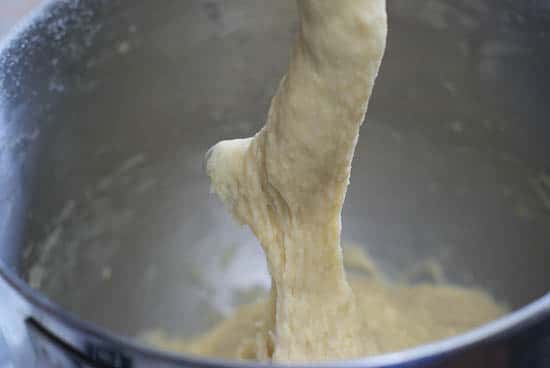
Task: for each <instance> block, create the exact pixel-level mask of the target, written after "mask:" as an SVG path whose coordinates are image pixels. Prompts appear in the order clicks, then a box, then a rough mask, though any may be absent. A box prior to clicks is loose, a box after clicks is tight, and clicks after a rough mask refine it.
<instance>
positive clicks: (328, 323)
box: [188, 0, 494, 362]
mask: <svg viewBox="0 0 550 368" xmlns="http://www.w3.org/2000/svg"><path fill="white" fill-rule="evenodd" d="M297 4H298V10H299V18H300V27H299V32H298V36H297V39H296V42H295V43H294V47H293V51H292V57H291V61H290V65H289V70H288V73H287V75H286V76H285V77H284V78H283V80H282V81H281V83H280V86H279V88H278V91H277V93H276V95H275V97H274V98H273V100H272V103H271V107H270V110H269V114H268V118H267V123H266V125H265V126H264V128H263V129H262V130H261V131H260V132H259V133H257V134H256V135H255V136H254V137H252V138H247V139H237V140H229V141H222V142H220V143H218V144H217V145H215V146H214V147H213V148H212V149H211V150H210V151H209V153H208V156H207V165H206V167H207V173H208V175H209V177H210V179H211V185H212V189H213V191H214V192H215V193H216V194H217V195H218V196H219V197H220V198H221V200H222V201H223V202H224V204H225V205H226V207H227V208H228V209H229V211H230V212H231V213H232V214H233V216H234V217H235V218H236V219H237V220H238V221H239V222H240V223H243V224H246V225H248V226H249V227H250V228H251V229H252V231H253V232H254V234H255V236H256V237H257V238H258V240H259V242H260V243H261V245H262V247H263V249H264V252H265V254H266V257H267V261H268V267H269V272H270V274H271V278H272V288H271V294H270V297H269V298H268V299H267V300H266V301H261V302H258V303H256V304H254V305H249V306H245V307H243V308H242V309H240V310H239V311H237V312H236V314H235V316H234V317H233V318H232V319H230V320H228V321H226V322H224V323H223V324H222V325H221V326H219V327H218V328H217V329H215V330H214V331H212V332H211V333H210V334H209V335H207V336H205V337H204V338H202V339H201V340H199V341H197V342H196V343H195V344H192V345H191V346H190V347H189V349H188V350H191V351H192V352H196V353H198V354H206V355H214V356H222V357H234V358H250V359H256V360H266V361H269V360H272V361H275V362H312V361H323V360H337V359H349V358H355V357H361V356H366V355H370V354H375V353H379V352H381V351H384V350H385V346H384V341H386V340H387V339H388V337H387V336H386V335H387V333H388V332H386V331H393V332H392V333H393V334H394V335H393V337H390V338H389V340H392V339H397V340H398V341H399V342H397V343H394V344H393V346H392V347H393V348H400V347H401V346H405V345H409V344H410V343H412V341H409V340H411V338H410V336H409V335H411V334H412V335H415V329H414V328H413V327H412V326H408V325H407V323H406V322H405V321H410V318H412V317H414V318H417V320H418V319H419V320H420V321H421V322H427V323H431V325H429V324H428V325H427V326H431V327H432V328H433V329H434V330H437V331H434V332H433V333H432V337H434V336H435V337H438V335H446V333H443V330H445V329H446V328H447V330H449V331H446V332H451V330H453V329H460V327H461V326H457V325H456V324H453V323H450V324H447V326H446V327H445V328H440V329H437V328H436V327H437V326H434V321H431V322H430V319H436V320H437V319H438V318H440V320H438V321H437V323H435V325H437V324H438V323H439V325H440V327H441V322H442V321H443V320H446V319H450V320H452V319H453V317H447V316H444V315H443V314H441V315H439V316H437V317H435V316H434V317H433V318H432V317H430V316H420V314H421V313H416V315H414V316H412V317H411V316H410V313H408V311H411V313H413V314H414V313H415V311H416V312H419V311H421V310H423V308H424V306H421V307H420V308H418V309H414V308H413V306H411V305H408V306H405V307H403V309H402V310H401V309H400V307H399V305H400V304H399V303H400V302H399V300H404V301H405V302H404V305H407V301H406V300H405V299H404V298H405V296H406V295H408V294H410V297H412V300H416V301H417V302H418V303H421V301H422V300H424V299H425V300H426V301H429V302H430V303H433V302H444V303H447V304H448V303H450V302H451V301H452V302H453V303H455V302H456V303H458V304H461V303H463V302H462V297H464V296H466V294H464V293H461V292H460V291H457V289H447V290H435V289H434V288H431V287H427V288H426V289H414V288H413V289H403V290H401V291H400V292H395V293H393V292H389V291H387V290H386V291H385V288H384V287H383V286H382V284H379V283H376V282H372V281H367V280H359V281H355V282H354V283H353V289H352V287H350V284H349V283H348V280H347V279H346V275H345V272H344V266H343V261H342V251H341V247H340V229H341V216H340V214H341V210H342V205H343V202H344V198H345V195H346V189H347V186H348V182H349V178H350V170H351V161H352V158H353V154H354V150H355V146H356V143H357V138H358V134H359V128H360V126H361V124H362V122H363V119H364V115H365V112H366V109H367V104H368V101H369V98H370V95H371V91H372V88H373V86H374V82H375V79H376V76H377V73H378V69H379V66H380V63H381V60H382V55H383V53H384V49H385V43H386V33H387V25H386V10H385V0H339V1H334V0H298V1H297ZM471 294H472V295H470V296H471V298H469V299H467V300H469V301H472V302H480V303H481V305H484V299H483V298H482V297H481V296H480V295H478V294H476V293H473V292H472V293H471ZM417 295H420V296H422V297H421V298H418V297H416V298H415V296H417ZM480 303H478V304H480ZM458 304H457V305H458ZM487 304H490V303H488V302H487ZM486 307H487V308H486V309H484V310H483V311H481V312H480V313H478V314H477V317H478V318H477V319H476V318H473V319H472V321H474V322H478V320H486V318H485V317H489V315H490V316H493V315H494V314H491V313H490V312H489V310H491V308H490V306H489V305H487V306H486ZM411 308H412V309H411ZM481 309H483V308H481ZM491 311H492V310H491ZM469 312H471V311H469ZM481 314H483V315H482V316H481ZM422 318H424V320H422ZM458 319H460V318H458ZM459 325H460V324H459ZM466 325H468V326H467V327H469V324H468V323H466ZM377 326H378V327H377ZM415 326H417V327H418V326H421V325H418V324H416V325H415ZM396 327H399V329H403V328H404V329H405V330H399V331H398V330H397V329H396ZM407 329H408V331H407ZM421 330H422V331H421V332H418V331H417V333H416V335H419V334H420V335H426V334H430V331H428V328H421ZM399 334H401V335H403V336H402V337H401V338H400V337H399V336H398V335H399ZM397 340H396V341H397ZM412 340H415V342H418V341H422V338H418V336H417V337H416V338H414V337H413V338H412Z"/></svg>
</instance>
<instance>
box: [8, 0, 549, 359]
mask: <svg viewBox="0 0 550 368" xmlns="http://www.w3.org/2000/svg"><path fill="white" fill-rule="evenodd" d="M388 11H389V21H390V25H389V30H390V31H389V40H388V50H387V54H386V57H385V60H384V63H383V66H382V70H381V74H380V77H379V80H378V83H377V85H376V89H375V96H374V98H373V100H372V103H371V106H370V110H369V113H368V117H367V122H366V125H365V126H364V128H363V130H362V135H361V139H360V142H359V146H358V152H357V156H356V159H355V161H354V167H353V173H352V184H351V187H350V192H349V194H348V199H347V202H346V207H345V211H344V220H343V224H344V229H343V237H344V240H345V241H348V242H353V243H356V244H362V245H364V246H365V247H366V248H367V249H368V251H369V253H370V254H371V255H372V257H373V258H374V259H375V260H376V261H377V263H378V264H380V265H381V268H382V269H383V270H384V272H385V273H386V274H387V275H388V277H390V278H392V279H402V278H404V277H405V275H407V274H409V275H410V273H411V272H412V273H415V272H416V271H415V269H418V267H417V265H418V264H422V263H423V262H430V261H433V260H435V261H437V262H438V263H439V264H441V266H442V268H443V270H444V274H445V278H446V279H447V280H448V281H449V282H453V283H456V284H460V285H467V286H475V287H481V288H483V289H486V290H487V291H489V292H490V293H492V294H493V295H494V296H495V298H497V299H498V300H499V301H502V302H505V303H507V304H508V305H509V306H510V307H511V309H512V310H513V312H512V313H511V314H510V315H509V316H506V317H505V318H503V319H502V320H499V321H497V322H495V323H492V324H489V325H487V326H484V327H482V328H480V329H477V330H475V331H473V332H471V333H469V334H466V335H463V336H459V337H456V338H452V339H449V340H445V341H442V342H436V343H435V344H431V345H428V346H424V347H420V348H417V349H412V350H410V351H406V352H401V353H397V354H393V355H389V356H384V357H373V358H369V359H365V360H362V361H358V362H355V363H353V365H354V366H361V367H381V366H397V364H410V365H411V366H412V364H447V365H441V367H448V366H453V365H452V364H461V363H452V362H451V361H450V360H449V359H457V360H456V361H457V362H466V363H464V364H469V365H467V366H468V367H473V366H475V365H474V364H477V363H476V362H479V361H481V362H485V363H487V362H491V364H493V363H494V364H493V365H490V366H492V367H500V366H502V367H512V366H516V365H513V364H515V363H517V362H518V361H520V362H521V359H523V358H521V357H523V356H524V354H527V355H525V356H528V357H532V356H535V357H538V358H537V359H539V360H538V361H540V362H542V363H540V364H546V363H548V362H549V360H548V359H550V358H549V357H548V351H550V337H549V336H550V322H549V320H550V317H549V315H550V295H549V294H548V292H549V290H550V266H549V265H550V245H549V241H550V143H549V142H550V125H549V124H548V123H547V116H548V114H549V113H550V105H549V104H548V101H549V100H550V72H549V69H548V65H549V63H550V53H549V49H548V47H547V44H548V42H549V40H550V3H549V2H547V1H524V2H517V1H503V0H500V1H497V0H483V1H478V0H476V1H473V0H461V1H451V0H448V1H447V0H437V1H436V0H417V1H414V2H412V1H405V0H389V1H388ZM295 13H296V12H295V7H294V3H293V1H291V0H278V1H267V0H232V1H221V0H193V1H191V0H188V1H176V0H162V1H155V2H152V1H135V0H116V1H108V0H94V1H78V0H67V1H53V2H50V3H49V4H48V5H46V6H44V8H43V9H41V10H40V11H39V12H38V13H37V14H36V15H35V16H34V17H33V18H32V19H30V20H28V21H27V23H26V24H24V25H22V26H21V27H20V29H19V31H18V32H17V33H16V34H14V35H13V37H12V38H11V40H10V41H9V42H7V43H6V44H5V45H4V47H3V49H2V51H1V55H0V173H1V174H0V275H1V276H2V277H1V278H0V295H4V296H3V297H2V298H3V300H5V301H6V302H2V303H0V316H2V315H4V316H7V317H6V318H4V319H2V318H0V331H1V333H3V335H4V340H5V341H6V345H7V346H9V348H10V350H11V351H12V357H13V360H14V362H15V363H14V364H15V366H16V367H19V366H21V367H31V366H32V364H35V363H36V364H39V366H42V365H40V364H46V363H44V362H50V360H51V359H53V358H52V357H57V358H56V359H58V360H59V361H62V360H63V357H65V353H66V352H67V351H68V352H70V356H71V357H72V358H71V359H75V361H80V360H81V361H83V362H84V363H82V364H84V366H87V365H85V364H89V366H95V365H93V364H107V366H115V367H130V366H131V367H147V366H155V367H173V366H190V365H197V366H205V365H206V366H211V365H222V366H224V365H227V366H234V364H233V363H229V362H215V361H210V360H202V359H197V358H191V357H182V356H176V355H169V354H164V353H160V352H156V351H153V350H150V349H148V348H146V347H144V346H142V345H140V344H139V343H136V342H135V341H133V340H131V339H132V338H134V337H136V336H139V335H140V334H141V333H143V332H144V331H148V330H150V329H153V328H162V329H164V330H166V331H167V332H169V333H172V334H178V335H180V336H183V337H189V336H193V335H195V334H197V333H200V332H202V331H204V330H205V329H207V328H208V327H210V326H212V325H213V324H214V323H216V322H217V321H218V320H219V319H220V318H222V316H223V314H224V313H227V312H228V311H230V310H231V309H232V308H233V307H234V306H235V305H237V304H238V303H241V302H244V301H246V300H247V299H248V298H250V297H251V296H252V295H257V294H258V293H260V292H261V291H262V290H265V289H266V288H267V287H268V286H269V278H268V276H267V273H266V270H265V262H264V260H263V255H262V253H261V251H260V248H259V246H258V245H257V244H256V241H255V240H254V238H253V237H252V235H251V234H250V232H249V231H248V230H246V229H239V228H238V227H237V226H236V225H235V224H234V223H233V222H232V220H231V219H230V217H229V215H227V214H226V213H225V211H224V210H223V209H222V207H221V205H220V204H219V203H218V202H217V201H216V200H215V198H213V196H211V195H209V189H208V181H207V178H206V176H205V175H204V173H203V170H202V157H203V154H204V152H205V151H206V150H207V148H208V147H209V146H211V145H212V144H213V143H215V142H216V141H218V140H220V139H222V138H234V137H243V136H248V135H251V134H253V133H254V132H255V131H256V130H257V129H258V128H259V127H260V126H261V125H262V124H263V122H264V119H265V116H266V111H267V107H268V105H269V100H270V97H271V96H272V95H273V93H274V90H275V87H276V85H277V82H278V80H279V78H280V77H281V76H282V74H283V73H284V71H285V68H286V65H287V59H288V50H289V45H290V43H291V40H292V37H293V34H294V29H295V20H296V19H295V18H296V16H295ZM415 267H416V268H415ZM416 277H417V278H418V279H425V278H426V277H429V275H428V274H423V273H422V272H416ZM2 280H3V281H2ZM24 280H25V281H27V282H28V284H30V286H32V288H33V289H34V290H33V289H31V288H29V286H28V285H27V283H25V281H24ZM2 293H3V294H2ZM2 313H3V314H2ZM106 331H110V332H106ZM533 331H535V332H533ZM525 336H528V337H525ZM518 339H519V340H518ZM521 339H523V340H521ZM1 341H2V339H1V338H0V343H1ZM518 341H520V342H521V341H524V344H523V345H522V344H521V343H519V342H518ZM525 341H526V342H525ZM540 341H542V342H540ZM539 342H540V343H539ZM502 346H506V347H505V348H503V347H502ZM488 347H491V349H492V350H490V351H492V353H490V352H489V350H488V349H489V348H488ZM518 347H519V348H518ZM533 349H534V350H533ZM539 350H540V353H538V352H539ZM44 351H46V353H44ZM502 351H504V352H505V353H502ZM495 352H497V353H495ZM43 354H46V355H43ZM468 354H469V355H468ZM499 354H500V355H499ZM514 354H516V355H514ZM518 354H519V355H518ZM502 356H504V358H503V357H502ZM518 356H519V358H518ZM75 357H76V358H75ZM452 357H455V358H452ZM480 357H481V358H480ZM482 357H485V358H482ZM493 357H494V358H493ZM541 357H542V358H541ZM79 359H80V360H79ZM102 359H103V360H102ZM476 359H478V360H476ZM479 359H482V360H479ZM483 359H486V360H483ZM487 359H488V360H487ZM492 359H494V360H492ZM525 359H527V358H525ZM542 359H547V360H542ZM534 361H537V360H534ZM98 362H99V363H98ZM116 362H119V363H116ZM120 362H122V363H120ZM125 362H126V363H125ZM128 362H130V363H128ZM438 362H439V363H438ZM442 362H443V363H442ZM495 362H504V363H502V364H503V365H496V364H497V363H495ZM64 364H70V360H69V363H64ZM116 364H131V365H116ZM499 364H500V363H499ZM504 364H509V365H504ZM548 364H550V363H548ZM68 366H71V367H72V365H67V367H68ZM98 366H102V365H98ZM399 366H401V365H399ZM402 366H405V365H402ZM407 366H408V365H407ZM434 366H435V365H434ZM456 366H457V367H458V366H459V365H456ZM460 366H462V365H460ZM480 366H489V365H487V364H485V365H480ZM518 366H520V365H518ZM521 366H523V365H521ZM525 366H526V367H527V366H529V367H531V365H525ZM532 366H533V367H534V365H532ZM63 367H65V366H63ZM453 367H454V366H453ZM537 367H538V366H537ZM540 367H547V366H546V365H540Z"/></svg>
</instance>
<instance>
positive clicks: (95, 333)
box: [0, 261, 550, 368]
mask: <svg viewBox="0 0 550 368" xmlns="http://www.w3.org/2000/svg"><path fill="white" fill-rule="evenodd" d="M2 279H3V280H4V281H5V282H6V283H7V284H8V285H9V286H11V287H12V288H13V289H14V290H15V291H16V292H17V293H18V294H19V295H20V296H21V297H22V298H23V299H24V300H25V301H26V302H27V303H29V304H31V305H32V306H33V307H35V308H37V309H38V310H40V311H41V312H44V313H46V315H47V316H48V317H50V318H52V319H54V320H55V321H56V322H58V323H60V324H62V325H63V326H64V327H65V328H68V329H70V330H73V331H75V332H79V333H83V334H85V335H87V336H88V337H91V338H94V339H98V340H100V341H103V342H106V343H108V344H109V345H112V346H115V347H119V348H121V350H124V351H126V352H131V353H133V354H136V356H139V355H141V356H142V357H145V358H147V359H150V360H155V361H158V362H164V363H166V364H173V365H176V366H177V365H181V366H189V365H192V366H194V367H204V368H210V367H212V368H228V367H235V368H252V367H265V368H268V367H271V368H273V367H300V366H301V367H334V366H338V367H339V368H359V367H361V368H381V367H394V366H398V365H401V364H405V363H409V364H410V363H412V362H417V361H421V360H427V359H434V358H437V357H443V356H445V355H447V354H450V353H453V352H457V351H460V350H463V349H465V348H468V347H470V346H473V345H476V344H480V343H483V342H488V341H491V340H493V339H497V338H499V337H503V336H506V335H507V334H509V333H512V332H513V331H515V330H517V329H520V328H522V327H527V326H530V325H532V324H534V323H536V322H537V321H540V320H541V319H543V318H545V317H550V291H549V292H547V293H546V294H545V295H543V296H541V297H540V298H538V299H536V300H534V301H532V302H530V303H528V304H527V305H525V306H523V307H521V308H518V309H516V310H514V311H512V312H510V313H508V314H506V315H504V316H502V317H500V318H498V319H496V320H494V321H491V322H488V323H486V324H484V325H482V326H479V327H477V328H474V329H472V330H469V331H467V332H465V333H462V334H459V335H456V336H452V337H448V338H445V339H442V340H437V341H434V342H430V343H427V344H423V345H419V346H416V347H413V348H409V349H405V350H401V351H397V352H391V353H387V354H381V355H374V356H370V357H365V358H359V359H352V360H342V361H332V362H321V363H311V364H296V365H294V364H273V363H269V364H268V363H258V362H246V361H231V360H223V359H215V358H206V357H199V356H193V355H187V354H183V353H181V354H180V353H174V352H168V351H163V350H160V349H156V348H153V347H151V346H148V345H147V344H145V343H143V342H140V341H137V340H136V339H132V338H130V337H126V336H122V335H117V334H115V333H113V332H111V331H109V330H108V329H106V328H104V327H100V326H98V325H95V324H93V323H91V322H88V321H86V320H83V319H81V318H79V317H78V316H77V315H76V314H74V313H72V312H69V311H66V310H65V309H63V308H62V307H61V306H59V305H58V304H56V303H54V302H52V301H50V300H49V299H48V298H47V297H45V296H44V295H42V294H41V293H39V292H38V291H36V290H34V289H32V288H31V287H30V286H29V285H28V284H27V283H26V282H25V281H24V280H23V279H21V278H20V277H19V276H18V275H16V274H15V272H14V271H13V270H12V269H10V268H8V267H7V266H6V265H5V264H4V263H3V262H1V261H0V281H1V280H2ZM52 333H53V334H54V335H56V334H55V331H52ZM56 336H57V335H56ZM60 340H62V341H63V342H64V343H66V344H67V345H68V346H71V347H73V348H74V349H76V348H75V347H74V346H73V345H72V344H70V343H67V342H66V341H64V340H63V339H60ZM76 350H79V349H76Z"/></svg>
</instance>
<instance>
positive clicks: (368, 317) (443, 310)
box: [144, 275, 505, 361]
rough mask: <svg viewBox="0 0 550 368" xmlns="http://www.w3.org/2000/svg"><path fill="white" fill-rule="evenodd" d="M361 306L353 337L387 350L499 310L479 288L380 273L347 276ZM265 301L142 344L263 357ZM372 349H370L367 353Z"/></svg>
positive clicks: (467, 325) (448, 332) (475, 322)
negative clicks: (187, 332)
mask: <svg viewBox="0 0 550 368" xmlns="http://www.w3.org/2000/svg"><path fill="white" fill-rule="evenodd" d="M349 279H350V283H351V286H352V289H353V291H354V293H355V295H356V302H357V309H358V310H360V311H361V315H360V316H361V318H359V319H358V320H357V323H358V325H359V335H360V337H359V339H360V340H366V341H370V343H371V344H374V345H375V351H374V352H376V353H377V354H383V353H389V352H393V351H398V350H402V349H406V348H411V347H414V346H416V345H419V344H424V343H428V342H431V341H435V340H438V339H442V338H445V337H449V336H453V335H456V334H459V333H461V332H465V331H467V330H469V329H471V328H473V327H476V326H479V325H481V324H483V323H485V322H487V321H489V320H492V319H494V318H496V317H498V316H500V315H502V314H503V313H504V312H505V309H504V308H503V307H501V306H499V305H497V304H496V303H495V302H494V301H493V300H492V299H491V298H490V297H489V296H488V295H487V294H486V293H485V292H482V291H479V290H475V289H465V288H461V287H457V286H450V285H447V286H435V285H429V284H419V285H415V286H410V285H401V286H396V285H389V284H387V283H385V282H384V281H382V280H381V279H380V278H374V277H364V276H363V277H361V276H351V275H350V276H349ZM270 312H271V311H270V309H269V301H268V300H260V301H258V302H256V303H254V304H249V305H243V306H241V307H240V308H238V309H237V310H236V311H235V312H234V313H233V314H232V315H231V316H230V317H229V318H228V319H227V320H225V321H223V322H221V323H220V324H219V325H218V326H216V327H215V328H214V329H212V330H211V331H209V332H208V333H207V334H205V335H204V336H202V337H200V338H198V339H195V340H191V341H188V340H185V339H179V338H175V337H171V336H168V335H166V334H165V333H163V332H161V331H155V332H152V333H149V334H148V335H146V336H145V337H144V340H145V341H147V342H148V343H150V344H152V345H154V346H156V347H159V348H162V349H167V350H171V351H175V352H184V353H190V354H195V355H200V356H207V357H215V358H222V359H230V360H260V361H267V360H269V357H268V356H265V354H264V351H265V348H264V342H265V340H264V336H265V334H266V333H267V330H266V329H267V326H268V325H269V323H270V322H269V319H270V318H272V317H271V316H270ZM371 353H372V352H371Z"/></svg>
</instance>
